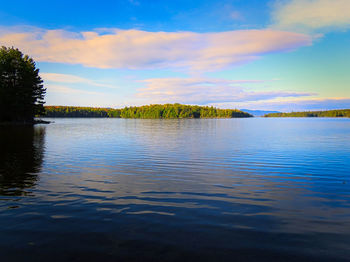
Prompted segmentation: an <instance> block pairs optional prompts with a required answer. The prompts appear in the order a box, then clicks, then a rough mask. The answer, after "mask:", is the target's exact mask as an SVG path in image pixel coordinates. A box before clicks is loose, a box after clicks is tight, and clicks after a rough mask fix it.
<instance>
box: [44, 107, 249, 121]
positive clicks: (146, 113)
mask: <svg viewBox="0 0 350 262" xmlns="http://www.w3.org/2000/svg"><path fill="white" fill-rule="evenodd" d="M43 116H45V117H111V118H143V119H158V118H169V119H171V118H243V117H253V116H252V115H251V114H249V113H246V112H243V111H240V110H238V109H219V108H215V107H212V106H211V107H209V106H196V105H194V106H193V105H182V104H164V105H159V104H154V105H145V106H131V107H125V108H123V109H113V108H95V107H74V106H45V113H44V115H43Z"/></svg>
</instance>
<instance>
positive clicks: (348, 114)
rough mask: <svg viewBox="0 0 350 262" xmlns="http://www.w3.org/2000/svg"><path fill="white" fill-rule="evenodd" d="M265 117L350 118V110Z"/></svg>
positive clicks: (276, 114) (267, 115)
mask: <svg viewBox="0 0 350 262" xmlns="http://www.w3.org/2000/svg"><path fill="white" fill-rule="evenodd" d="M264 117H350V109H337V110H326V111H305V112H291V113H270V114H266V115H264Z"/></svg>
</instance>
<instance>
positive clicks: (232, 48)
mask: <svg viewBox="0 0 350 262" xmlns="http://www.w3.org/2000/svg"><path fill="white" fill-rule="evenodd" d="M0 44H1V45H5V46H15V47H18V48H19V49H21V50H23V52H24V53H27V54H29V55H31V56H32V57H33V58H34V59H35V60H37V61H41V62H55V63H67V64H81V65H83V66H87V67H96V68H122V69H156V68H180V69H190V70H203V71H212V70H217V69H222V68H227V67H230V66H234V65H238V64H241V63H246V62H249V61H253V60H256V59H258V58H260V57H262V56H263V55H265V54H269V53H276V52H287V51H291V50H295V49H297V48H300V47H302V46H308V45H311V44H312V38H311V37H310V36H308V35H304V34H299V33H292V32H283V31H274V30H240V31H228V32H221V33H194V32H147V31H141V30H119V29H99V30H95V31H89V32H80V33H75V32H70V31H66V30H45V29H39V28H30V29H28V28H22V29H19V28H12V29H11V28H0Z"/></svg>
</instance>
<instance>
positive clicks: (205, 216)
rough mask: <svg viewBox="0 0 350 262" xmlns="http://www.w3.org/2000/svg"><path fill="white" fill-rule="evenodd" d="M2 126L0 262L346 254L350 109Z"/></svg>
mask: <svg viewBox="0 0 350 262" xmlns="http://www.w3.org/2000/svg"><path fill="white" fill-rule="evenodd" d="M54 121H55V123H52V124H50V125H45V126H42V125H37V126H35V127H25V128H24V127H21V126H16V127H5V126H0V260H1V261H24V260H25V261H235V260H236V261H303V260H304V261H346V260H348V259H349V257H350V175H349V173H350V172H349V170H350V119H327V118H323V119H315V118H312V119H307V118H302V119H292V118H288V119H282V118H277V119H265V118H264V119H262V118H254V119H183V120H142V119H54Z"/></svg>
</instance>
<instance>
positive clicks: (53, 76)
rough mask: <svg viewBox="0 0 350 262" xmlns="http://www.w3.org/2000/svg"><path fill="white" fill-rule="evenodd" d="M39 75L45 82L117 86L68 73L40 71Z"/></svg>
mask: <svg viewBox="0 0 350 262" xmlns="http://www.w3.org/2000/svg"><path fill="white" fill-rule="evenodd" d="M40 76H41V77H42V78H43V80H44V81H45V82H46V81H47V82H55V83H65V84H86V85H91V86H98V87H106V88H117V87H115V86H113V85H108V84H103V83H99V82H96V81H94V80H91V79H87V78H83V77H79V76H75V75H69V74H57V73H40Z"/></svg>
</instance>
